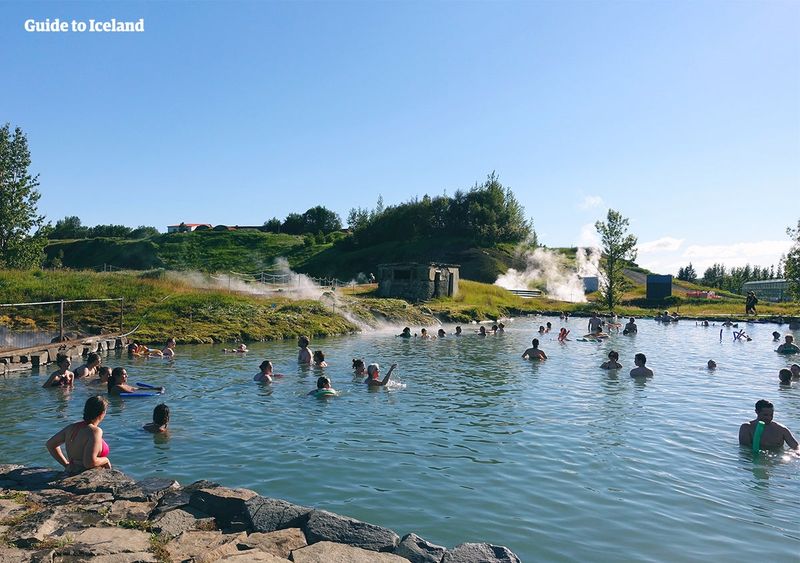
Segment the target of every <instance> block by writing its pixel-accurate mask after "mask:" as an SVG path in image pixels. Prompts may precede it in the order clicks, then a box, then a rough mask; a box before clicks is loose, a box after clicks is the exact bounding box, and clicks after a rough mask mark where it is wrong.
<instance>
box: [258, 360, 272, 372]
mask: <svg viewBox="0 0 800 563" xmlns="http://www.w3.org/2000/svg"><path fill="white" fill-rule="evenodd" d="M258 369H260V370H261V371H272V362H270V361H269V360H264V361H263V362H261V365H260V366H258Z"/></svg>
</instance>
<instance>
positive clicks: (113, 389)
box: [43, 313, 800, 474]
mask: <svg viewBox="0 0 800 563" xmlns="http://www.w3.org/2000/svg"><path fill="white" fill-rule="evenodd" d="M562 319H563V320H567V319H568V317H567V316H565V315H562ZM705 326H708V325H707V324H706V325H705ZM604 328H605V329H606V330H608V332H605V331H604V330H603V329H604ZM490 330H491V334H495V335H496V334H502V333H503V332H504V330H505V326H504V325H503V323H500V322H498V323H496V324H494V325H492V327H491V329H490ZM551 330H553V327H552V324H551V323H550V322H548V323H546V325H542V326H540V327H539V331H538V332H539V334H540V335H543V334H547V333H549V332H550V331H551ZM587 330H588V332H587V334H586V335H584V337H583V338H581V339H579V340H588V341H602V340H603V339H606V338H609V332H614V331H616V332H620V331H621V332H622V333H623V334H625V335H633V334H636V333H637V332H638V327H637V325H636V319H635V318H630V320H629V321H628V322H627V323H626V324H625V325H624V327H622V324H621V323H619V322H618V321H617V319H616V317H612V318H611V319H609V320H603V319H602V318H600V317H599V316H598V315H597V314H596V313H594V314H592V316H591V318H590V319H589V322H588V326H587ZM476 333H477V336H487V335H488V334H490V333H489V332H488V331H487V330H486V327H485V326H483V325H481V326H480V327H479V329H478V330H477V331H476ZM569 333H570V331H569V330H567V329H566V328H561V329H560V330H559V333H558V337H557V340H558V341H559V342H561V343H565V342H567V341H569V338H568V336H569ZM462 335H463V330H462V329H461V327H460V326H457V327H456V328H455V332H454V333H453V336H455V337H460V336H462ZM775 335H777V336H775ZM398 336H399V337H400V338H420V339H435V338H446V337H447V333H446V332H445V330H444V329H439V330H438V331H437V335H436V336H432V335H429V334H428V332H427V329H425V328H423V329H421V330H420V333H419V334H414V335H413V336H412V334H411V329H410V328H409V327H405V328H404V329H403V331H402V332H401V334H399V335H398ZM779 337H780V334H779V333H777V332H775V333H773V340H779ZM740 338H741V337H740ZM748 339H749V337H748ZM793 340H794V338H793V336H792V335H786V336H785V337H784V343H783V344H781V345H780V346H779V347H778V349H777V350H776V351H777V352H778V353H780V354H796V353H800V348H798V347H797V345H796V344H794V342H793ZM175 344H176V343H175V339H174V338H169V339H168V340H167V341H166V345H165V347H164V348H163V349H161V350H158V349H151V348H148V347H146V346H144V345H143V344H139V343H136V342H133V343H131V345H130V346H129V347H128V352H129V355H130V356H131V357H166V358H169V359H172V358H174V356H175ZM309 344H310V340H309V338H308V337H306V336H301V337H300V338H298V347H299V351H298V355H297V361H298V363H299V364H300V365H308V366H311V367H315V368H324V367H327V365H328V364H327V363H326V361H325V355H324V353H323V352H322V351H321V350H316V351H314V352H312V351H311V350H310V349H309ZM539 345H540V342H539V339H538V338H534V339H533V340H532V341H531V347H530V348H528V349H526V350H525V352H523V354H522V358H523V359H527V360H535V361H543V360H547V354H546V353H545V352H544V351H543V350H542V349H540V348H539ZM224 351H225V352H227V353H237V354H244V353H246V352H248V350H247V346H246V345H245V344H241V345H239V346H238V347H237V348H234V349H225V350H224ZM56 364H57V367H58V369H57V370H56V371H54V372H53V373H52V374H50V376H49V377H48V379H47V381H45V383H44V385H43V387H69V386H72V385H74V382H75V379H76V378H86V379H87V380H88V381H91V382H97V383H100V384H105V385H106V386H107V391H108V395H109V396H121V395H123V396H124V394H126V393H135V392H139V391H147V392H153V391H157V392H163V387H152V386H149V385H148V386H143V384H139V385H136V386H133V385H129V384H128V382H127V381H128V374H127V370H126V369H125V368H124V367H116V368H114V369H113V370H112V369H110V368H108V367H106V366H103V365H102V359H101V357H100V355H99V354H97V353H95V352H92V353H89V354H88V355H87V357H86V361H85V362H84V363H83V364H82V365H81V366H80V367H78V368H77V369H75V370H74V372H73V371H71V370H70V367H71V362H70V358H69V356H67V355H66V354H59V355H58V356H57V358H56ZM646 364H647V357H646V356H645V355H644V354H642V353H637V354H636V355H635V356H634V365H635V367H634V368H633V369H632V370H631V371H630V375H631V377H634V378H640V377H644V378H647V377H653V375H654V373H653V370H652V369H650V368H649V367H647V365H646ZM707 367H708V369H709V370H714V369H716V367H717V365H716V362H714V360H709V361H708V364H707ZM396 368H397V364H392V365H391V367H390V368H389V370H388V371H387V372H386V374H385V375H384V376H383V377H381V367H380V365H379V364H377V363H371V364H365V362H364V360H362V359H357V358H354V359H353V360H352V369H353V375H354V378H355V379H356V380H357V381H361V380H362V378H363V383H364V384H365V385H367V387H368V388H370V389H378V388H381V387H385V386H387V385H388V384H389V382H390V380H391V377H392V374H393V373H394V371H395V369H396ZM600 368H602V369H606V370H618V369H622V364H621V363H620V362H619V353H618V352H616V351H615V350H612V351H610V352H609V353H608V359H607V360H606V361H604V362H603V363H602V364H601V365H600ZM281 377H284V375H283V374H280V373H275V372H274V368H273V365H272V362H270V361H269V360H264V361H263V362H261V364H260V366H259V372H258V373H257V374H256V375H255V376H254V377H253V379H254V381H257V382H261V383H267V384H269V383H272V382H273V381H274V380H275V379H276V378H281ZM779 380H780V383H781V385H790V384H791V382H792V381H793V380H800V365H798V364H796V363H795V364H792V365H791V366H789V367H787V368H785V369H781V370H780V372H779ZM337 394H338V393H337V391H336V390H335V389H333V387H332V385H331V380H330V379H329V378H328V377H326V376H324V375H321V376H319V377H318V379H317V383H316V388H315V389H312V390H311V391H309V392H308V395H309V396H314V397H320V398H324V397H331V396H336V395H337ZM107 409H108V399H106V398H105V397H103V396H101V395H95V396H92V397H89V398H88V399H87V400H86V404H85V405H84V410H83V419H82V420H81V421H78V422H75V423H73V424H70V425H67V426H66V427H64V428H63V429H61V430H60V431H59V432H57V433H56V434H54V435H53V436H52V437H51V438H50V439H49V440H48V441H47V450H48V452H50V455H51V456H52V457H53V458H54V459H55V460H56V461H58V462H59V463H60V464H61V465H62V466H63V467H64V468H65V470H66V471H67V472H68V473H71V474H75V473H79V472H81V471H84V470H86V469H91V468H95V467H107V468H110V467H111V462H110V461H109V458H108V455H109V447H108V444H107V443H106V442H105V440H103V431H102V429H101V428H100V424H101V423H102V421H103V419H104V418H105V416H106V412H107ZM755 411H756V418H755V419H754V420H751V421H750V422H747V423H745V424H742V426H741V427H740V429H739V442H740V444H742V445H743V446H748V447H754V448H756V447H760V448H777V447H781V446H782V445H783V444H784V443H785V444H787V445H788V446H789V447H790V448H798V442H797V440H796V439H795V438H794V436H793V435H792V433H791V432H790V431H789V429H788V428H786V427H785V426H783V425H781V424H779V423H777V422H775V421H774V420H773V415H774V406H773V405H772V403H770V402H769V401H767V400H765V399H762V400H759V401H758V402H757V403H756V405H755ZM169 419H170V411H169V407H168V406H167V405H166V404H163V403H162V404H159V405H157V406H156V407H155V408H154V410H153V420H152V422H150V423H147V424H145V425H144V426H143V429H144V430H145V431H148V432H152V433H164V432H167V428H168V424H169ZM62 446H63V450H62Z"/></svg>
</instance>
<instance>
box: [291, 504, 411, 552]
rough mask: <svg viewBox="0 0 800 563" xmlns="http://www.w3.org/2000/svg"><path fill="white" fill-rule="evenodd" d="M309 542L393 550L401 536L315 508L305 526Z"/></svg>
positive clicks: (304, 530) (304, 529)
mask: <svg viewBox="0 0 800 563" xmlns="http://www.w3.org/2000/svg"><path fill="white" fill-rule="evenodd" d="M303 532H304V533H305V534H306V540H308V543H310V544H313V543H317V542H321V541H330V542H336V543H345V544H348V545H352V546H355V547H361V548H363V549H369V550H371V551H393V550H394V548H395V547H396V546H397V543H398V542H399V541H400V536H398V535H397V534H396V533H394V532H393V531H392V530H388V529H386V528H381V527H380V526H376V525H374V524H369V523H367V522H362V521H360V520H355V519H353V518H347V517H346V516H340V515H338V514H334V513H333V512H328V511H327V510H314V511H312V512H311V514H310V515H309V517H308V522H306V525H305V526H304V527H303Z"/></svg>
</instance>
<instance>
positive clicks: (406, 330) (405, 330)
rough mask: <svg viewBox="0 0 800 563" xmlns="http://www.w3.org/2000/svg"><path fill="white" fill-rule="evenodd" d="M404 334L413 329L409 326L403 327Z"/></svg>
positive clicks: (409, 332)
mask: <svg viewBox="0 0 800 563" xmlns="http://www.w3.org/2000/svg"><path fill="white" fill-rule="evenodd" d="M403 334H411V329H410V328H409V327H405V328H404V329H403Z"/></svg>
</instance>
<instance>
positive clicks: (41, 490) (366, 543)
mask: <svg viewBox="0 0 800 563" xmlns="http://www.w3.org/2000/svg"><path fill="white" fill-rule="evenodd" d="M61 558H65V559H68V560H73V559H74V560H81V561H83V560H91V559H93V558H103V559H113V560H120V561H123V560H124V561H130V562H133V561H136V562H145V563H146V562H158V561H185V560H191V561H203V562H207V563H211V562H216V561H243V562H244V561H266V562H272V563H278V562H281V561H295V562H296V563H304V562H306V563H311V562H316V561H330V560H346V561H351V562H354V563H361V562H363V563H373V562H377V563H382V562H386V563H391V562H393V561H394V562H396V563H402V562H403V561H413V562H415V563H417V562H419V563H423V562H440V563H476V562H479V561H480V562H486V563H494V562H498V563H507V562H508V563H513V562H519V561H520V559H519V557H517V556H516V555H515V554H514V553H513V552H512V551H511V550H510V549H508V548H507V547H504V546H497V545H492V544H488V543H462V544H460V545H458V546H456V547H454V548H452V549H447V548H445V547H442V546H438V545H435V544H432V543H430V542H428V541H426V540H424V539H423V538H421V537H419V536H417V535H416V534H413V533H409V534H406V535H405V536H404V537H402V538H400V536H399V535H398V534H396V533H395V532H393V531H392V530H389V529H387V528H382V527H380V526H376V525H374V524H369V523H367V522H362V521H359V520H354V519H352V518H348V517H346V516H341V515H339V514H335V513H332V512H328V511H325V510H317V509H314V508H309V507H305V506H299V505H296V504H292V503H290V502H287V501H284V500H280V499H274V498H268V497H262V496H260V495H259V494H257V493H256V492H254V491H251V490H249V489H231V488H228V487H223V486H221V485H219V484H217V483H212V482H210V481H196V482H194V483H192V484H191V485H187V486H185V487H182V486H181V485H180V484H179V483H178V482H177V481H174V480H170V479H163V478H158V477H154V478H148V479H143V480H141V481H135V480H134V479H132V478H130V477H128V476H127V475H125V474H124V473H122V472H121V471H118V470H116V469H114V470H107V469H93V470H89V471H85V472H83V473H80V474H78V475H74V476H68V475H67V474H66V473H64V472H63V471H54V470H52V469H48V468H44V467H25V466H22V465H15V464H0V560H2V561H39V560H48V561H50V560H53V561H55V560H61Z"/></svg>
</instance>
